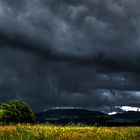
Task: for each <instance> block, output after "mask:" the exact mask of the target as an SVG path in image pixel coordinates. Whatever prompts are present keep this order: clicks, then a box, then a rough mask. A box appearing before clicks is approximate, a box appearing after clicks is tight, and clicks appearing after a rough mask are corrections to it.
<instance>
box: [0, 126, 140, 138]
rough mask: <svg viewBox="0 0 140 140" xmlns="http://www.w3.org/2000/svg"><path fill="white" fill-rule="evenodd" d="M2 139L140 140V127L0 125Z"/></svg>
mask: <svg viewBox="0 0 140 140" xmlns="http://www.w3.org/2000/svg"><path fill="white" fill-rule="evenodd" d="M0 140H140V128H139V127H118V128H117V127H88V126H62V127H61V126H49V125H17V126H0Z"/></svg>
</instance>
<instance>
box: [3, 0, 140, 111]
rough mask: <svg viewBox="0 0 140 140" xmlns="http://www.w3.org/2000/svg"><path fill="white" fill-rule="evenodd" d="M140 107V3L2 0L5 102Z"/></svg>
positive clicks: (40, 105) (41, 105)
mask: <svg viewBox="0 0 140 140" xmlns="http://www.w3.org/2000/svg"><path fill="white" fill-rule="evenodd" d="M11 99H21V100H23V101H25V102H27V103H28V104H29V105H31V107H32V109H33V110H34V111H41V110H44V109H47V108H51V107H56V106H67V107H68V106H72V107H84V108H92V109H99V110H105V109H108V108H113V107H114V106H137V107H140V1H139V0H12V1H11V0H0V102H4V101H7V100H11Z"/></svg>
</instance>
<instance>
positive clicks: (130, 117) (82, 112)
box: [36, 109, 140, 125]
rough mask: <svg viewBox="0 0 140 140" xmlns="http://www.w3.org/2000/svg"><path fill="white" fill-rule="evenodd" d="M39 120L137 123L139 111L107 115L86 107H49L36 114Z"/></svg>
mask: <svg viewBox="0 0 140 140" xmlns="http://www.w3.org/2000/svg"><path fill="white" fill-rule="evenodd" d="M36 116H37V120H38V121H39V122H42V123H45V122H49V123H57V124H67V123H84V124H91V125H94V124H100V125H113V124H114V125H123V124H125V125H127V124H128V125H131V124H132V125H135V124H136V125H137V123H138V122H140V112H136V111H128V112H122V113H117V114H114V115H108V114H105V113H103V112H99V111H91V110H86V109H50V110H48V111H44V112H40V113H37V114H36Z"/></svg>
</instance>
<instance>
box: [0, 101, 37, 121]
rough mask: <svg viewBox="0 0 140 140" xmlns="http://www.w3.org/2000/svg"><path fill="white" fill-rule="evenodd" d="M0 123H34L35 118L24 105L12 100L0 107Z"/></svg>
mask: <svg viewBox="0 0 140 140" xmlns="http://www.w3.org/2000/svg"><path fill="white" fill-rule="evenodd" d="M0 121H3V122H6V123H7V122H14V123H35V121H36V117H35V114H34V112H33V111H32V110H31V108H30V107H29V106H28V105H27V104H26V103H24V102H22V101H20V100H13V101H8V102H6V103H2V104H1V105H0Z"/></svg>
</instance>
